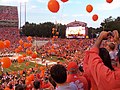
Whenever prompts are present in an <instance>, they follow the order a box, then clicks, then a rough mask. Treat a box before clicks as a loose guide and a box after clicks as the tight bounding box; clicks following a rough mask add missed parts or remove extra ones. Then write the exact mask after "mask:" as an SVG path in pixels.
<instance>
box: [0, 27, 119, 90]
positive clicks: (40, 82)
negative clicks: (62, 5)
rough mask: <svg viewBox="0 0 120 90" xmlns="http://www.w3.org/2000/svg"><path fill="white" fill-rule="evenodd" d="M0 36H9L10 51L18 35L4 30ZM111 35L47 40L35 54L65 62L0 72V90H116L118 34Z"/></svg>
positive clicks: (15, 43) (7, 29) (117, 79)
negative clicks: (93, 37) (54, 57)
mask: <svg viewBox="0 0 120 90" xmlns="http://www.w3.org/2000/svg"><path fill="white" fill-rule="evenodd" d="M11 30H12V31H11ZM0 33H1V36H0V39H1V40H3V39H8V40H10V38H9V37H12V39H11V40H10V41H11V42H12V47H10V48H9V50H11V51H14V49H15V48H16V47H17V46H18V42H19V39H20V36H19V34H18V33H19V32H18V31H17V30H16V29H14V28H11V29H10V28H5V30H0ZM15 33H17V34H15ZM113 35H114V37H113V36H110V37H109V32H105V31H103V32H101V34H100V36H99V37H98V38H97V39H96V38H95V39H77V40H76V39H59V38H58V39H56V40H53V39H51V40H50V41H49V42H48V43H47V44H45V45H43V46H42V47H39V46H37V47H36V51H37V52H38V53H39V54H41V55H42V56H43V57H48V56H49V57H52V56H56V57H57V58H58V59H59V58H61V59H63V60H65V61H64V62H61V61H58V62H57V64H55V65H53V66H48V65H46V66H44V67H40V68H39V67H38V66H36V67H34V68H30V69H29V70H27V69H24V70H23V71H15V72H6V73H2V72H1V73H2V74H1V75H0V83H1V85H0V90H14V89H15V90H112V89H115V90H119V89H120V88H119V86H120V85H119V67H118V66H119V63H118V61H119V57H118V56H117V55H119V53H120V52H119V49H117V48H116V47H117V45H119V35H118V32H117V31H116V30H115V31H113ZM18 36H19V37H18ZM25 38H26V37H22V39H23V40H25ZM106 38H107V40H103V39H106ZM37 39H38V40H46V39H41V38H37ZM111 41H112V42H111ZM113 41H114V42H113ZM33 48H35V47H33ZM5 52H7V51H5ZM117 53H118V54H117ZM106 86H110V87H106Z"/></svg>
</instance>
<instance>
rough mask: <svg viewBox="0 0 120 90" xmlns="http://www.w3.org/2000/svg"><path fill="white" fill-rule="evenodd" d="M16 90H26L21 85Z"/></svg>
mask: <svg viewBox="0 0 120 90" xmlns="http://www.w3.org/2000/svg"><path fill="white" fill-rule="evenodd" d="M15 90H25V89H24V87H23V86H22V85H21V84H18V85H17V86H16V87H15Z"/></svg>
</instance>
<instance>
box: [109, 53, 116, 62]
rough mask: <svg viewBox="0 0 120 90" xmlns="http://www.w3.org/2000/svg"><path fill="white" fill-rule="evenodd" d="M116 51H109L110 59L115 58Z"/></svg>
mask: <svg viewBox="0 0 120 90" xmlns="http://www.w3.org/2000/svg"><path fill="white" fill-rule="evenodd" d="M117 53H118V52H117V51H110V52H109V54H110V59H114V60H115V59H116V56H117Z"/></svg>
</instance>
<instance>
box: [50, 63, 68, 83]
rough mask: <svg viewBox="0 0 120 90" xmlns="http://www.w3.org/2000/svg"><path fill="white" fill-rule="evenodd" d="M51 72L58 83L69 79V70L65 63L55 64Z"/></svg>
mask: <svg viewBox="0 0 120 90" xmlns="http://www.w3.org/2000/svg"><path fill="white" fill-rule="evenodd" d="M50 74H51V77H52V78H53V80H54V81H55V82H56V83H57V84H63V83H65V82H66V80H67V70H66V68H65V67H64V66H63V65H60V64H55V65H53V66H52V67H51V69H50Z"/></svg>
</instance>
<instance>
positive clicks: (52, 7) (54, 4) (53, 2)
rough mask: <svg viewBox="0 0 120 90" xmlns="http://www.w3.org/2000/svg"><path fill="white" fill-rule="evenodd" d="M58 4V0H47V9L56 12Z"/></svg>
mask: <svg viewBox="0 0 120 90" xmlns="http://www.w3.org/2000/svg"><path fill="white" fill-rule="evenodd" d="M59 8H60V5H59V3H58V1H56V0H50V1H49V2H48V9H49V10H50V11H51V12H53V13H57V12H58V11H59Z"/></svg>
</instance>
